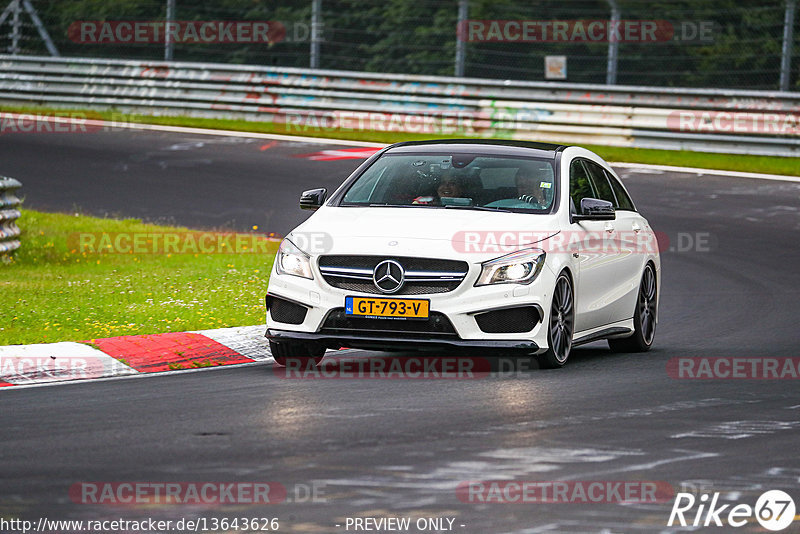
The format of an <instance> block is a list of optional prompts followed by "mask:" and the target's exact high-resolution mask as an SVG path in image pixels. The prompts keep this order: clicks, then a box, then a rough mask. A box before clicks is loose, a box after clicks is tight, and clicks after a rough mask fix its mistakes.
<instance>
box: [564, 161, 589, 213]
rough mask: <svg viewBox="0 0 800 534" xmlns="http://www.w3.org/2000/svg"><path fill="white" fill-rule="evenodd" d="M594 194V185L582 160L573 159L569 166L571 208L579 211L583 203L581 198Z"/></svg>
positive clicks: (573, 210)
mask: <svg viewBox="0 0 800 534" xmlns="http://www.w3.org/2000/svg"><path fill="white" fill-rule="evenodd" d="M593 196H594V192H593V191H592V185H591V183H590V182H589V175H588V174H586V169H585V168H584V167H583V164H582V163H581V160H579V159H576V160H573V161H572V163H571V164H570V166H569V198H570V200H571V201H572V202H571V206H570V210H571V211H572V212H577V210H578V208H579V207H580V205H581V199H583V198H591V197H593Z"/></svg>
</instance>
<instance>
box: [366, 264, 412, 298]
mask: <svg viewBox="0 0 800 534" xmlns="http://www.w3.org/2000/svg"><path fill="white" fill-rule="evenodd" d="M372 281H373V282H374V283H375V287H377V288H378V289H379V290H380V291H381V292H383V293H396V292H397V291H399V290H400V288H401V287H403V282H404V281H405V271H403V266H402V265H400V264H399V263H397V262H396V261H394V260H383V261H382V262H380V263H379V264H378V265H376V266H375V270H374V271H372Z"/></svg>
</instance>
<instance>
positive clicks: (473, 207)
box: [444, 204, 511, 213]
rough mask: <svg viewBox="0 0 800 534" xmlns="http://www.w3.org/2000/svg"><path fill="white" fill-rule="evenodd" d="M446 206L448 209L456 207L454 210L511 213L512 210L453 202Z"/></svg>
mask: <svg viewBox="0 0 800 534" xmlns="http://www.w3.org/2000/svg"><path fill="white" fill-rule="evenodd" d="M444 207H445V208H446V209H454V210H479V211H502V212H503V213H511V211H509V210H507V209H504V208H492V207H486V206H455V205H453V204H448V205H446V206H444Z"/></svg>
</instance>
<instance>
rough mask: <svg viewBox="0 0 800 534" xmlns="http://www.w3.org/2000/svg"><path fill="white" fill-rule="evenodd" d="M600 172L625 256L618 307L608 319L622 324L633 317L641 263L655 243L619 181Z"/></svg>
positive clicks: (656, 244) (620, 271)
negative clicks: (610, 195) (609, 191)
mask: <svg viewBox="0 0 800 534" xmlns="http://www.w3.org/2000/svg"><path fill="white" fill-rule="evenodd" d="M604 171H605V175H606V179H607V180H608V182H609V184H610V185H611V189H612V190H613V192H614V197H615V199H616V203H615V205H614V207H615V209H616V216H617V219H616V222H617V232H618V234H619V236H618V237H619V241H620V246H621V247H622V250H623V252H624V254H625V256H624V257H623V258H621V261H620V268H619V271H618V281H619V287H620V298H619V302H618V304H619V305H618V306H615V310H614V315H613V317H612V319H613V320H614V321H622V320H625V319H630V318H631V317H633V312H634V307H635V306H636V297H637V295H638V292H639V284H640V282H641V277H642V272H644V264H645V262H646V261H647V258H648V254H649V253H650V252H652V251H653V250H657V248H658V243H657V242H656V239H655V234H654V233H653V232H652V230H651V229H650V226H649V225H648V224H647V221H646V220H645V219H644V217H642V216H641V215H640V214H639V213H638V212H637V211H636V207H635V206H634V205H633V201H632V200H631V197H630V196H629V195H628V192H627V191H625V188H624V187H623V186H622V182H620V180H619V178H617V176H616V175H615V174H614V172H613V171H611V170H610V169H604Z"/></svg>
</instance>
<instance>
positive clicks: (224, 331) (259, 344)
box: [192, 324, 272, 362]
mask: <svg viewBox="0 0 800 534" xmlns="http://www.w3.org/2000/svg"><path fill="white" fill-rule="evenodd" d="M266 330H267V327H266V326H265V325H263V324H262V325H256V326H238V327H233V328H217V329H215V330H194V331H193V332H192V333H194V334H202V335H204V336H206V337H207V338H210V339H213V340H214V341H216V342H217V343H219V344H220V345H225V346H226V347H228V348H229V349H231V350H233V351H236V352H238V353H239V354H241V355H242V356H244V357H246V358H250V359H251V360H255V361H257V362H263V361H269V360H272V355H271V354H270V352H269V343H268V342H267V339H266V338H265V337H264V332H266Z"/></svg>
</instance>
